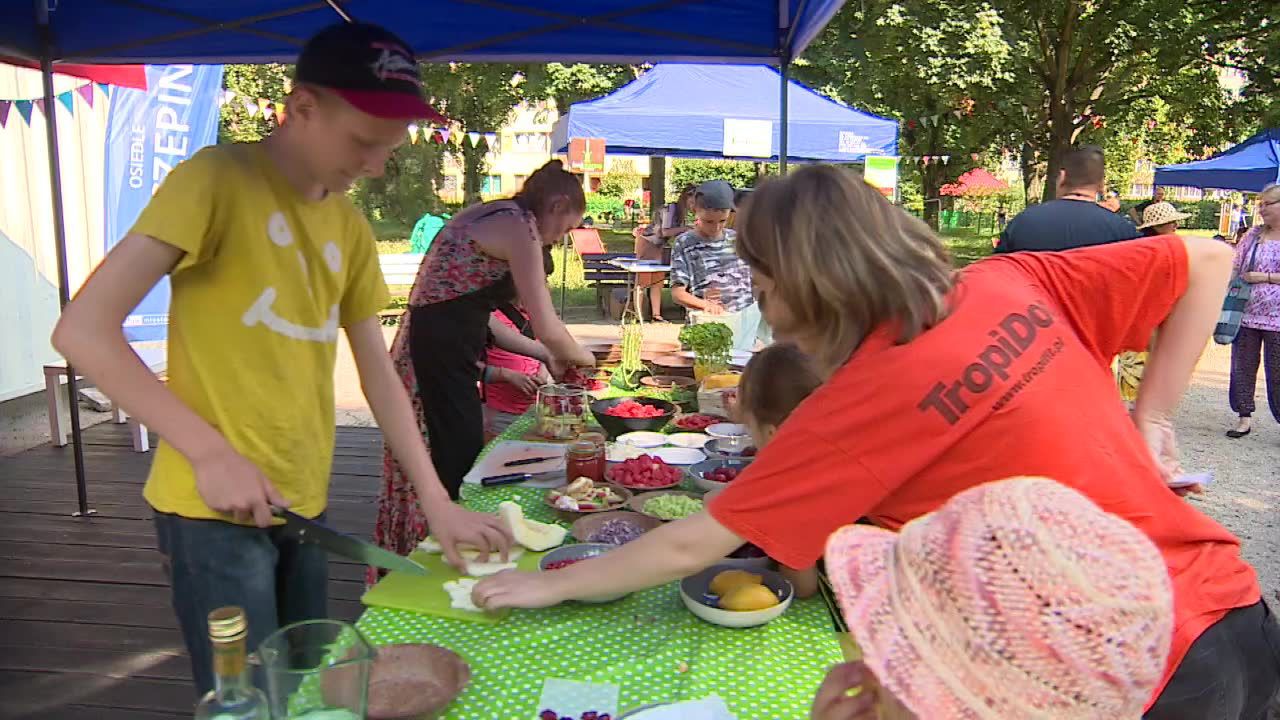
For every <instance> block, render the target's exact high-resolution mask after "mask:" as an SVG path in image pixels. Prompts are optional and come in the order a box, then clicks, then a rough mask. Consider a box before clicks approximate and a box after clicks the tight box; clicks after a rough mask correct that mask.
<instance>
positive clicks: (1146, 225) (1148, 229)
mask: <svg viewBox="0 0 1280 720" xmlns="http://www.w3.org/2000/svg"><path fill="white" fill-rule="evenodd" d="M1189 217H1191V215H1190V214H1188V213H1184V212H1179V211H1178V209H1177V208H1176V207H1174V206H1173V204H1172V203H1167V202H1157V203H1152V204H1150V205H1148V206H1147V208H1146V209H1145V210H1143V211H1142V224H1141V225H1139V226H1138V229H1139V230H1141V231H1142V233H1143V234H1144V235H1146V236H1147V237H1155V236H1157V235H1172V234H1173V233H1175V232H1177V231H1178V222H1179V221H1181V220H1185V219H1186V218H1189ZM1146 367H1147V353H1146V351H1131V352H1122V353H1120V354H1119V355H1118V356H1116V384H1117V385H1119V386H1120V397H1121V398H1123V399H1124V401H1125V402H1126V403H1130V404H1132V403H1133V402H1134V401H1135V400H1137V399H1138V385H1140V384H1141V383H1142V373H1143V372H1144V371H1145V370H1146Z"/></svg>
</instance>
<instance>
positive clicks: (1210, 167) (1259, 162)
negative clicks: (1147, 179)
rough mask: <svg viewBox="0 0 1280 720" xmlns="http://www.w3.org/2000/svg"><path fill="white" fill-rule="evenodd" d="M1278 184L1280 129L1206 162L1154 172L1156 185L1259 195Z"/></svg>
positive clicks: (1164, 168)
mask: <svg viewBox="0 0 1280 720" xmlns="http://www.w3.org/2000/svg"><path fill="white" fill-rule="evenodd" d="M1275 182H1280V128H1272V129H1271V130H1263V131H1262V132H1260V133H1258V134H1257V135H1254V136H1253V137H1251V138H1249V139H1248V140H1245V141H1244V142H1242V143H1240V144H1239V145H1236V146H1234V147H1231V148H1229V149H1227V150H1223V151H1222V152H1220V153H1218V154H1216V155H1214V156H1213V157H1210V158H1208V159H1206V160H1196V161H1195V162H1189V163H1182V164H1180V165H1163V166H1161V167H1158V168H1156V178H1155V184H1156V185H1179V186H1183V187H1197V188H1213V189H1215V190H1240V191H1243V192H1258V191H1259V190H1261V189H1262V188H1264V187H1266V186H1267V185H1269V184H1271V183H1275Z"/></svg>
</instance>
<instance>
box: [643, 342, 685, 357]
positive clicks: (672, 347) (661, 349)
mask: <svg viewBox="0 0 1280 720" xmlns="http://www.w3.org/2000/svg"><path fill="white" fill-rule="evenodd" d="M640 352H642V353H646V352H648V353H653V354H655V355H670V354H673V353H677V352H680V343H673V342H657V341H645V342H642V343H640Z"/></svg>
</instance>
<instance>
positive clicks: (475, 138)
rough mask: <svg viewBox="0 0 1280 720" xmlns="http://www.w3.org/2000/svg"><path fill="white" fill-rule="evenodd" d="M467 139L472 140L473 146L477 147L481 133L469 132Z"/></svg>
mask: <svg viewBox="0 0 1280 720" xmlns="http://www.w3.org/2000/svg"><path fill="white" fill-rule="evenodd" d="M467 140H468V141H470V142H471V147H475V146H476V145H477V144H478V143H479V142H480V133H478V132H469V133H467Z"/></svg>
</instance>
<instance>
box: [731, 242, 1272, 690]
mask: <svg viewBox="0 0 1280 720" xmlns="http://www.w3.org/2000/svg"><path fill="white" fill-rule="evenodd" d="M1186 287H1187V254H1186V248H1185V246H1184V245H1183V243H1182V241H1181V240H1180V239H1178V238H1177V237H1175V236H1164V237H1157V238H1150V239H1144V240H1133V241H1128V242H1123V243H1116V244H1112V245H1105V246H1099V247H1094V248H1085V249H1080V250H1072V251H1070V252H1060V253H1017V254H1011V255H1006V256H1001V257H998V258H991V259H988V260H984V261H982V262H979V263H976V264H975V265H972V266H970V267H969V268H968V269H967V270H965V271H964V272H962V273H961V275H960V278H959V280H958V282H957V285H956V288H955V290H954V291H953V293H952V296H951V306H950V314H949V315H948V316H947V317H946V318H945V319H944V320H943V321H942V322H941V323H939V324H938V325H937V326H936V327H934V328H933V329H931V330H929V331H927V332H925V333H923V334H922V335H920V336H919V337H917V338H916V339H915V340H913V341H911V342H910V343H907V344H905V345H895V344H893V342H892V340H891V337H890V336H889V334H888V333H887V332H885V331H883V330H882V331H879V332H876V333H874V334H872V335H871V336H870V337H868V338H867V340H866V341H865V342H863V343H862V345H861V346H860V347H859V348H858V349H857V351H856V352H855V353H854V354H853V356H852V357H851V358H850V359H849V361H848V362H847V363H845V365H844V366H843V367H841V368H840V369H839V370H837V371H836V372H835V374H834V375H833V376H832V377H831V379H830V380H829V381H828V382H827V383H826V384H825V385H823V386H822V387H821V388H819V389H818V390H817V391H816V392H815V393H814V394H813V395H811V396H810V397H809V398H808V399H807V400H806V401H805V402H804V403H803V404H801V405H800V407H799V408H797V409H796V411H795V412H794V413H792V415H791V416H790V417H789V418H788V419H787V421H786V422H785V423H783V425H782V427H781V428H780V429H779V430H778V433H777V434H776V435H775V436H774V437H773V439H772V440H771V441H770V442H769V444H768V445H767V446H766V447H764V448H762V450H761V452H760V455H759V457H758V458H757V459H756V461H755V462H754V463H753V464H752V465H751V466H750V467H749V468H748V469H747V470H745V471H744V472H743V473H742V475H741V476H740V477H739V478H738V479H736V480H734V481H733V483H732V484H731V485H730V486H729V487H728V488H727V489H726V490H725V491H724V492H723V493H722V494H721V495H720V496H719V497H717V498H716V499H715V500H714V501H712V502H711V503H710V506H709V511H710V512H711V514H712V516H714V517H715V518H716V520H717V521H719V522H720V523H721V524H722V525H724V526H725V527H727V528H729V530H731V531H733V532H734V533H735V534H737V535H739V536H741V537H743V538H745V539H746V540H747V541H749V542H752V543H755V544H756V545H758V546H760V547H761V548H762V549H763V550H764V551H765V552H767V553H768V554H769V555H770V556H771V557H773V558H775V559H777V560H779V561H780V562H782V563H784V564H786V565H789V566H791V567H796V568H803V567H808V566H810V565H812V564H813V563H814V562H816V560H817V559H818V558H819V557H821V555H822V552H823V547H824V544H825V543H826V540H827V536H828V535H829V534H830V533H831V532H832V531H834V530H836V529H837V528H839V527H841V526H843V525H847V524H849V523H852V522H854V521H856V520H857V519H858V518H860V517H864V516H865V517H869V518H870V519H871V520H873V521H874V522H876V523H877V524H880V525H883V526H886V527H889V528H893V529H897V528H899V527H901V526H902V525H903V524H904V523H906V522H907V521H909V520H911V519H913V518H916V517H918V516H920V515H923V514H925V513H928V512H931V511H933V510H936V509H937V508H938V507H939V506H941V505H942V504H943V503H944V502H946V501H947V500H948V499H949V498H951V497H952V496H954V495H956V494H957V493H959V492H961V491H962V490H964V489H966V488H970V487H973V486H975V485H979V484H982V483H985V482H989V481H993V480H1001V479H1004V478H1008V477H1013V476H1019V475H1038V476H1044V477H1049V478H1053V479H1055V480H1058V481H1059V482H1062V483H1064V484H1066V485H1068V486H1070V487H1073V488H1075V489H1077V490H1079V491H1080V492H1082V493H1084V494H1085V495H1086V496H1088V497H1089V498H1091V499H1092V500H1093V501H1094V502H1096V503H1097V504H1098V505H1099V506H1101V507H1102V509H1104V510H1107V511H1108V512H1111V513H1114V514H1116V515H1119V516H1120V517H1123V518H1125V519H1127V520H1128V521H1129V522H1131V523H1133V524H1134V525H1135V526H1137V527H1138V528H1140V529H1141V530H1143V531H1144V532H1146V533H1147V535H1148V536H1149V537H1150V538H1151V539H1152V540H1153V541H1154V542H1155V544H1156V545H1157V546H1158V547H1159V548H1160V550H1161V552H1162V553H1163V555H1164V559H1165V562H1166V564H1167V565H1168V567H1169V573H1170V576H1171V578H1172V583H1173V592H1174V611H1175V618H1174V637H1173V647H1172V652H1171V654H1170V658H1169V665H1168V667H1167V668H1166V671H1165V676H1164V679H1163V680H1162V681H1161V683H1160V688H1159V689H1158V690H1157V695H1158V693H1159V690H1162V689H1163V687H1164V684H1165V682H1167V681H1168V678H1169V676H1170V675H1172V673H1173V669H1174V668H1176V667H1177V665H1178V663H1180V662H1181V661H1182V658H1183V656H1184V655H1185V654H1186V652H1187V649H1188V648H1189V647H1190V646H1191V643H1192V642H1193V641H1194V640H1195V639H1196V638H1197V637H1198V636H1199V635H1200V633H1201V632H1203V631H1204V630H1205V629H1206V628H1207V627H1209V626H1210V625H1212V624H1213V623H1214V622H1216V621H1217V620H1218V619H1220V618H1221V617H1222V616H1223V615H1225V614H1226V613H1227V611H1229V610H1231V609H1232V608H1236V607H1242V606H1246V605H1251V604H1253V603H1255V602H1257V601H1258V599H1259V598H1260V597H1261V589H1260V588H1259V586H1258V580H1257V577H1256V576H1255V574H1254V571H1253V568H1251V567H1250V566H1249V565H1248V564H1246V563H1245V562H1244V561H1243V560H1242V559H1241V558H1240V542H1239V540H1237V539H1236V538H1235V537H1234V536H1233V535H1232V534H1231V533H1230V532H1228V531H1227V530H1226V529H1225V528H1223V527H1222V526H1221V525H1219V524H1218V523H1216V522H1214V521H1213V520H1211V519H1210V518H1209V517H1207V516H1205V515H1203V514H1202V513H1200V512H1199V511H1198V510H1196V509H1195V508H1194V507H1192V506H1191V505H1190V504H1189V503H1188V502H1186V501H1185V500H1183V499H1181V498H1179V497H1178V496H1177V495H1175V494H1174V493H1173V492H1172V491H1170V490H1169V489H1168V488H1167V487H1166V486H1165V485H1164V483H1163V481H1162V480H1161V479H1160V475H1159V471H1158V470H1157V468H1156V466H1155V463H1154V461H1153V460H1152V458H1151V455H1150V452H1149V451H1148V449H1147V446H1146V444H1145V442H1144V441H1143V439H1142V437H1141V435H1140V434H1139V433H1138V431H1137V429H1136V428H1135V426H1134V425H1133V422H1132V421H1131V420H1130V418H1129V416H1128V414H1127V413H1126V411H1125V408H1124V406H1123V405H1122V404H1121V400H1120V396H1119V394H1118V392H1117V390H1116V387H1115V382H1114V379H1113V376H1112V374H1111V372H1110V370H1109V363H1110V361H1111V359H1112V357H1113V356H1115V355H1116V353H1118V352H1121V351H1124V350H1137V349H1140V348H1143V347H1145V346H1146V344H1147V340H1148V339H1149V338H1150V337H1151V333H1152V331H1153V330H1154V329H1155V328H1156V327H1157V326H1158V325H1159V324H1160V323H1161V322H1163V321H1164V319H1165V318H1166V317H1167V316H1168V315H1169V313H1170V312H1171V311H1172V308H1173V305H1174V303H1175V302H1176V301H1177V300H1178V298H1179V297H1181V296H1182V294H1183V293H1184V292H1185V291H1186ZM1153 700H1154V697H1153Z"/></svg>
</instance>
